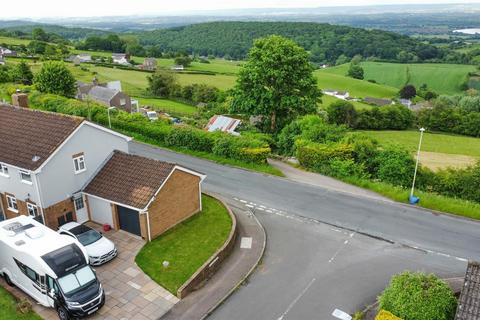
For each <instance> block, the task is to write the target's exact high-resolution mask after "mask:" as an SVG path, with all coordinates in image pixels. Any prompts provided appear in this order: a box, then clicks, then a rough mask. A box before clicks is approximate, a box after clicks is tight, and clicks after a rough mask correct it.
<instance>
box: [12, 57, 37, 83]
mask: <svg viewBox="0 0 480 320" xmlns="http://www.w3.org/2000/svg"><path fill="white" fill-rule="evenodd" d="M12 79H13V81H15V82H20V83H22V84H25V85H31V84H32V82H33V73H32V70H30V67H29V66H28V64H27V63H26V62H25V61H23V60H22V61H21V62H20V63H19V64H18V65H17V66H16V67H15V68H14V69H13V70H12Z"/></svg>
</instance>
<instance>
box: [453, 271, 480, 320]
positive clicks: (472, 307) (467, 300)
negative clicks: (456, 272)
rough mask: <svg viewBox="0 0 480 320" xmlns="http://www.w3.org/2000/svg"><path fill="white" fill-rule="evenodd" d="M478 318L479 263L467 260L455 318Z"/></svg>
mask: <svg viewBox="0 0 480 320" xmlns="http://www.w3.org/2000/svg"><path fill="white" fill-rule="evenodd" d="M478 319H480V263H479V262H469V263H468V267H467V271H466V273H465V282H464V285H463V289H462V293H461V294H460V298H459V299H458V307H457V314H456V315H455V320H478Z"/></svg>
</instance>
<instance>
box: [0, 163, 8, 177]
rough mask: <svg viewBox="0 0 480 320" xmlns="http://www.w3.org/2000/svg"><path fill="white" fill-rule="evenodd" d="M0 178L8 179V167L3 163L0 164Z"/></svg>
mask: <svg viewBox="0 0 480 320" xmlns="http://www.w3.org/2000/svg"><path fill="white" fill-rule="evenodd" d="M0 176H2V177H5V178H10V174H9V172H8V167H7V165H6V164H4V163H0Z"/></svg>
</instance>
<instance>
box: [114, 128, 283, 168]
mask: <svg viewBox="0 0 480 320" xmlns="http://www.w3.org/2000/svg"><path fill="white" fill-rule="evenodd" d="M115 130H116V131H119V132H122V133H123V134H125V135H128V136H130V137H133V138H135V140H137V141H140V142H144V143H147V144H151V145H155V146H159V147H162V148H165V149H169V150H173V151H176V152H179V153H183V154H188V155H190V156H194V157H198V158H203V159H207V160H211V161H214V162H216V163H219V164H224V165H229V166H233V167H239V168H242V169H247V170H252V171H257V172H261V173H267V174H271V175H274V176H278V177H284V176H285V175H284V174H283V172H282V171H280V170H279V169H277V168H274V167H272V166H271V165H269V164H268V163H264V164H258V163H251V162H245V161H241V160H236V159H228V158H223V157H219V156H217V155H215V154H213V153H208V152H202V151H193V150H189V149H185V148H180V147H170V146H168V147H167V146H165V145H163V144H161V143H159V142H158V141H156V140H155V139H151V138H148V137H145V136H143V135H141V134H138V133H134V132H129V131H124V130H119V129H115Z"/></svg>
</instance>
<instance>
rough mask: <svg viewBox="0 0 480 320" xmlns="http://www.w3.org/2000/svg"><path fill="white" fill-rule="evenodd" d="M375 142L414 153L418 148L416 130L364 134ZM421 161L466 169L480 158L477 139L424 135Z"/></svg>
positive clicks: (425, 163)
mask: <svg viewBox="0 0 480 320" xmlns="http://www.w3.org/2000/svg"><path fill="white" fill-rule="evenodd" d="M363 132H364V133H366V134H368V135H370V136H372V137H374V138H375V139H377V140H378V141H379V142H380V144H400V145H402V146H403V147H404V148H406V149H407V150H408V151H410V152H412V153H415V152H416V151H417V148H418V141H419V138H420V133H419V132H418V131H363ZM421 150H422V153H421V154H420V162H421V163H422V164H423V165H425V166H427V167H429V168H431V169H432V170H437V169H441V168H446V167H457V168H459V167H465V166H468V165H471V164H474V163H475V162H476V161H478V160H479V159H480V138H472V137H465V136H457V135H449V134H440V133H425V134H424V136H423V141H422V149H421Z"/></svg>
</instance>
